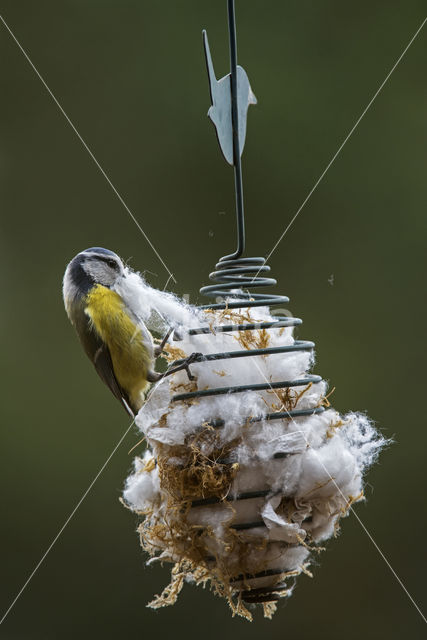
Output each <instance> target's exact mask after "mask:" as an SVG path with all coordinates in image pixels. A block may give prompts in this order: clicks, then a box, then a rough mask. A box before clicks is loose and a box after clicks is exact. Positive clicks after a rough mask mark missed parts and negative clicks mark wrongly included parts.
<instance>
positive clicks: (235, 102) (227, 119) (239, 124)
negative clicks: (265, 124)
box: [203, 0, 257, 262]
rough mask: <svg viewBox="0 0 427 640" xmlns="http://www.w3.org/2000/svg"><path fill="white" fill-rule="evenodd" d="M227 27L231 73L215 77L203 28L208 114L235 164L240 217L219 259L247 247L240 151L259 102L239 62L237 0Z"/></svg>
mask: <svg viewBox="0 0 427 640" xmlns="http://www.w3.org/2000/svg"><path fill="white" fill-rule="evenodd" d="M227 7H228V30H229V40H230V73H229V74H227V75H226V76H224V77H223V78H221V79H220V80H217V79H216V76H215V71H214V67H213V63H212V57H211V52H210V49H209V42H208V36H207V33H206V31H205V30H203V44H204V48H205V56H206V65H207V69H208V76H209V87H210V94H211V101H212V106H211V107H210V108H209V111H208V116H209V118H210V119H211V120H212V122H213V124H214V126H215V129H216V133H217V137H218V142H219V145H220V148H221V151H222V153H223V155H224V158H225V159H226V161H227V162H228V163H229V164H231V165H233V166H234V181H235V190H236V217H237V249H236V251H235V252H234V253H232V254H230V255H227V256H223V257H222V258H221V259H220V262H223V261H227V260H237V259H238V258H240V257H241V255H242V253H243V251H244V249H245V217H244V205H243V183H242V165H241V155H242V152H243V147H244V144H245V138H246V120H247V112H248V107H249V105H250V104H256V101H257V100H256V98H255V96H254V94H253V92H252V89H251V86H250V84H249V79H248V76H247V74H246V71H245V70H244V69H243V68H242V67H241V66H239V65H238V64H237V44H236V18H235V11H234V0H227Z"/></svg>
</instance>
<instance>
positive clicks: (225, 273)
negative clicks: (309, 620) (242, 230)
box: [172, 257, 325, 603]
mask: <svg viewBox="0 0 427 640" xmlns="http://www.w3.org/2000/svg"><path fill="white" fill-rule="evenodd" d="M269 272H270V267H269V266H268V265H266V264H265V259H264V258H260V257H256V258H237V259H231V260H230V259H227V257H226V258H225V259H221V260H220V261H219V262H218V263H217V264H216V266H215V271H213V272H212V273H211V274H210V275H209V279H210V280H212V281H213V282H215V284H212V285H208V286H204V287H202V288H201V289H200V293H201V294H202V295H204V296H208V297H214V298H216V300H217V302H216V303H215V304H210V305H202V306H200V307H199V308H200V309H202V310H203V309H215V310H224V309H238V308H248V307H249V308H251V307H260V306H263V307H264V306H268V307H272V306H278V305H283V304H286V303H287V302H289V298H288V297H287V296H282V295H272V294H265V293H253V292H252V291H249V287H250V288H251V289H252V288H258V287H269V286H274V285H276V284H277V282H276V280H275V279H274V278H271V277H268V276H267V275H266V274H268V273H269ZM260 274H262V275H260ZM218 298H219V299H220V301H218ZM275 317H277V320H274V321H268V322H260V323H251V322H243V323H241V324H228V325H218V326H215V327H197V328H193V329H190V330H189V334H190V335H200V334H208V333H211V332H215V331H224V332H227V333H229V332H233V331H236V332H240V331H255V330H259V329H279V328H282V327H295V326H298V325H300V324H301V323H302V320H300V319H299V318H293V317H288V316H282V315H277V316H275ZM314 346H315V345H314V343H313V342H310V341H307V340H295V342H294V344H292V345H284V346H279V347H266V348H263V349H245V350H242V351H229V352H221V353H212V354H208V355H200V356H199V357H198V358H197V359H195V360H194V362H208V361H212V360H227V359H231V358H245V357H253V356H269V355H272V354H277V353H290V352H301V351H313V349H314ZM182 362H183V360H177V361H176V362H174V363H173V364H174V365H178V364H181V363H182ZM321 381H322V378H321V377H320V376H318V375H314V374H307V375H305V376H304V377H302V378H299V379H295V380H280V381H277V382H267V383H259V384H245V385H235V386H224V387H218V388H210V389H203V390H199V391H192V392H188V393H180V394H176V395H174V396H173V398H172V401H173V402H178V401H182V400H189V399H193V398H201V397H207V396H217V395H223V394H230V393H242V392H244V391H262V390H267V389H284V388H290V387H299V386H305V385H308V384H310V383H311V384H316V383H319V382H321ZM324 410H325V408H324V407H323V406H315V407H312V408H309V409H291V410H289V411H273V412H271V413H268V414H267V415H262V416H253V417H251V418H250V420H249V423H256V422H261V421H263V420H283V419H285V420H292V419H293V418H296V417H301V416H308V415H313V414H318V413H322V412H323V411H324ZM208 424H209V425H210V426H212V427H214V428H221V427H222V426H224V424H225V422H224V420H223V419H222V418H212V420H211V421H210V422H209V423H208ZM289 455H293V454H289V453H281V452H276V453H275V454H274V456H273V457H274V458H275V459H277V458H285V457H287V456H289ZM218 462H220V463H221V464H232V463H233V461H232V460H221V461H218ZM268 495H271V496H272V495H273V492H272V491H271V490H266V489H260V490H258V491H250V492H245V493H240V494H237V495H231V496H227V497H226V498H225V500H226V501H228V502H234V501H239V500H254V499H259V498H265V497H266V496H268ZM221 502H222V499H221V498H218V497H207V498H195V499H194V500H193V501H192V503H191V508H198V507H203V506H208V505H213V504H217V503H221ZM265 526H266V525H265V523H264V521H263V520H257V521H255V522H243V523H236V524H234V525H231V528H234V529H235V530H245V531H246V530H249V529H256V528H265ZM276 544H277V543H276ZM207 561H210V562H214V561H215V560H214V559H213V558H207ZM285 573H286V569H268V570H267V571H263V572H261V573H259V574H254V575H240V576H235V577H234V578H232V579H231V583H241V584H242V585H244V584H245V583H247V581H249V580H250V581H251V582H252V581H254V580H255V581H256V580H257V579H258V578H265V577H267V576H276V575H277V576H280V575H282V574H283V575H284V574H285ZM287 588H288V587H287V586H286V584H285V583H280V582H279V584H276V585H272V586H269V587H265V586H262V587H258V588H257V587H254V588H249V589H248V588H245V589H244V590H243V588H242V590H240V596H241V597H242V599H243V600H244V601H245V602H247V603H262V602H272V601H275V600H278V599H279V598H280V594H281V592H282V591H285V590H286V589H287Z"/></svg>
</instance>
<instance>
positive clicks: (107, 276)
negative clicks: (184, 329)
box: [63, 247, 200, 418]
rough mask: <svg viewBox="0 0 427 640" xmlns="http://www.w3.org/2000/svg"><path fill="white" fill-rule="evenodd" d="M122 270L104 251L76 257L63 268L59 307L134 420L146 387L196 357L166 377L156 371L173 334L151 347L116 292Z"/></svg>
mask: <svg viewBox="0 0 427 640" xmlns="http://www.w3.org/2000/svg"><path fill="white" fill-rule="evenodd" d="M124 277H125V266H124V263H123V261H122V260H121V258H120V257H119V256H118V255H117V254H116V253H114V252H113V251H110V250H109V249H104V248H103V247H91V248H89V249H85V250H84V251H81V252H80V253H78V254H77V255H76V256H74V258H73V259H72V260H71V262H70V263H69V264H68V266H67V268H66V270H65V274H64V280H63V298H64V306H65V310H66V312H67V315H68V318H69V320H70V321H71V324H72V325H73V326H74V328H75V330H76V332H77V335H78V337H79V339H80V342H81V344H82V346H83V349H84V351H85V352H86V354H87V356H88V357H89V359H90V360H91V362H92V363H93V365H94V367H95V369H96V371H97V373H98V375H99V376H100V378H101V379H102V380H103V382H104V383H105V384H106V385H107V387H108V388H109V389H110V391H111V392H112V393H113V395H114V396H115V397H116V398H117V400H119V402H120V404H121V405H122V406H123V408H124V409H125V410H126V412H127V413H128V414H129V415H130V416H131V417H132V418H133V417H135V415H136V414H137V413H138V412H139V410H140V409H141V407H142V406H143V404H144V401H145V396H146V393H147V391H148V389H149V387H150V384H151V383H153V382H157V381H158V380H160V379H161V378H162V377H164V376H165V375H169V374H171V373H175V372H176V371H179V370H181V369H186V371H187V374H188V375H189V377H190V379H194V378H193V376H192V375H191V374H190V371H189V368H188V365H189V364H191V363H192V362H194V361H195V360H196V359H197V357H198V356H199V355H200V354H191V355H190V356H189V357H188V358H187V359H186V360H185V361H184V362H182V363H180V364H179V365H178V366H175V367H173V368H171V369H169V370H168V371H167V372H166V374H161V373H158V372H156V371H155V369H154V363H155V358H156V357H158V356H159V355H160V354H161V352H162V351H163V349H164V347H165V344H166V341H167V339H168V338H169V336H170V334H171V332H172V329H170V330H169V332H168V333H167V334H166V335H165V337H164V338H163V340H162V342H161V344H160V345H159V346H157V347H155V346H154V343H153V338H152V336H151V333H150V331H149V330H148V329H147V327H146V326H145V324H144V323H143V322H142V320H141V319H140V318H137V317H136V316H135V314H134V313H133V312H132V310H131V309H130V308H129V306H128V305H127V304H126V302H125V300H123V298H122V297H121V296H120V295H119V293H117V291H115V285H117V284H118V283H119V281H120V279H121V278H124Z"/></svg>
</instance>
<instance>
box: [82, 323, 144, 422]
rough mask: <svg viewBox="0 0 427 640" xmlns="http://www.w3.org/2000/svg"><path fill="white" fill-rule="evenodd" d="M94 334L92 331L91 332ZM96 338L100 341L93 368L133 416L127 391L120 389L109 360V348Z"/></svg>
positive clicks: (111, 362)
mask: <svg viewBox="0 0 427 640" xmlns="http://www.w3.org/2000/svg"><path fill="white" fill-rule="evenodd" d="M91 333H92V334H94V332H93V331H92V332H91ZM98 340H99V341H100V342H101V344H100V346H99V347H98V349H97V350H96V351H95V355H94V358H93V364H94V366H95V369H96V371H97V373H98V375H99V377H100V378H101V380H103V382H105V384H106V385H107V387H108V388H109V389H110V391H111V392H112V394H113V395H114V396H115V397H116V398H117V400H118V401H119V402H120V404H121V405H122V406H123V407H124V409H125V410H126V411H127V413H128V414H129V415H130V417H131V418H134V417H135V415H134V412H133V411H132V409H131V407H130V400H129V398H128V396H127V393H126V392H125V391H124V390H123V389H122V387H121V386H120V385H119V383H118V382H117V378H116V376H115V373H114V369H113V361H112V360H111V354H110V350H109V348H108V347H107V345H106V344H105V343H104V342H102V341H101V340H100V339H99V338H98Z"/></svg>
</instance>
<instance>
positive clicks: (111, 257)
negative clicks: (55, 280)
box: [64, 247, 124, 301]
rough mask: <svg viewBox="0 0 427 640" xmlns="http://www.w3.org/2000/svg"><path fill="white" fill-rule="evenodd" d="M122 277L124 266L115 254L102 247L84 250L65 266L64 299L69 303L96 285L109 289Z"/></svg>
mask: <svg viewBox="0 0 427 640" xmlns="http://www.w3.org/2000/svg"><path fill="white" fill-rule="evenodd" d="M123 275H124V265H123V262H122V260H121V259H120V258H119V256H118V255H117V254H116V253H114V252H113V251H109V249H103V248H102V247H91V248H90V249H85V250H84V251H81V252H80V253H78V254H77V255H76V256H75V257H74V258H73V259H72V260H71V262H70V263H69V264H68V266H67V269H66V271H65V275H64V299H65V300H66V301H70V300H74V299H76V298H78V297H81V296H84V295H86V294H87V293H88V291H90V289H91V288H92V287H93V286H94V285H96V284H100V285H102V286H104V287H109V288H111V287H113V286H114V285H115V284H116V283H117V281H118V280H119V279H120V278H122V277H123Z"/></svg>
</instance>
